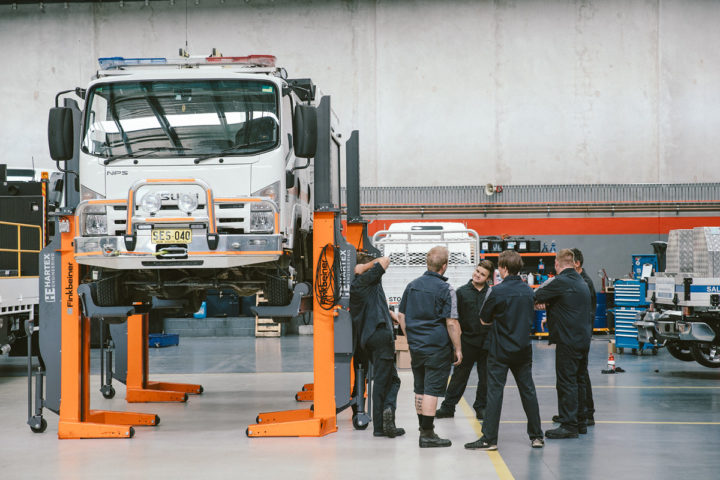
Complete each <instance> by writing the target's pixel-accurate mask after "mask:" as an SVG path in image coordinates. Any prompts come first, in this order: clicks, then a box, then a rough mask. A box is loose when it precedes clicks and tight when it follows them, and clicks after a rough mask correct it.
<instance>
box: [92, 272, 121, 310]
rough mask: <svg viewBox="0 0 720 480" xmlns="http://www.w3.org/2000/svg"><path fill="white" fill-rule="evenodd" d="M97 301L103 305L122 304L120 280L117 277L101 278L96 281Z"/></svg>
mask: <svg viewBox="0 0 720 480" xmlns="http://www.w3.org/2000/svg"><path fill="white" fill-rule="evenodd" d="M95 296H96V297H97V298H95V301H96V302H97V304H98V305H99V306H101V307H111V306H114V305H122V303H120V300H121V298H122V295H121V293H120V282H118V279H117V278H115V277H108V278H101V279H100V280H98V281H97V282H95Z"/></svg>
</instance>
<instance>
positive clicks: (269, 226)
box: [250, 202, 275, 233]
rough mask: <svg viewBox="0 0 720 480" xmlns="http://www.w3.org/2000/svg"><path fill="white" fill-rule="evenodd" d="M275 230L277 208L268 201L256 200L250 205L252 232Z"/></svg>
mask: <svg viewBox="0 0 720 480" xmlns="http://www.w3.org/2000/svg"><path fill="white" fill-rule="evenodd" d="M274 231H275V209H274V208H273V206H272V204H270V203H268V202H256V203H253V204H252V205H251V206H250V232H251V233H272V232H274Z"/></svg>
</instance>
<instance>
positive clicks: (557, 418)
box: [552, 415, 560, 423]
mask: <svg viewBox="0 0 720 480" xmlns="http://www.w3.org/2000/svg"><path fill="white" fill-rule="evenodd" d="M552 421H553V422H555V423H560V415H553V418H552Z"/></svg>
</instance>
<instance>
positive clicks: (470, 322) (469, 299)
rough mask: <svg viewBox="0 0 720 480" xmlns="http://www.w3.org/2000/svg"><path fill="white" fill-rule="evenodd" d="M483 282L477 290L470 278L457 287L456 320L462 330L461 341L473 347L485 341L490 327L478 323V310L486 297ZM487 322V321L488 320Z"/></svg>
mask: <svg viewBox="0 0 720 480" xmlns="http://www.w3.org/2000/svg"><path fill="white" fill-rule="evenodd" d="M489 288H490V287H489V286H488V285H487V283H486V284H485V286H483V288H482V289H480V290H478V289H477V288H475V285H473V282H472V280H470V281H469V282H468V283H466V284H465V285H463V286H462V287H460V288H458V289H457V304H458V320H459V321H460V330H462V341H463V342H467V343H468V344H470V345H473V346H475V347H482V346H483V343H485V338H486V337H487V334H488V332H489V331H490V327H489V326H488V325H482V324H481V323H480V310H481V309H482V306H483V303H484V302H485V299H486V298H488V295H487V293H488V289H489ZM488 323H489V322H488Z"/></svg>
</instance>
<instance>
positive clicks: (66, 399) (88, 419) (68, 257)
mask: <svg viewBox="0 0 720 480" xmlns="http://www.w3.org/2000/svg"><path fill="white" fill-rule="evenodd" d="M75 220H76V217H74V216H67V217H62V218H60V219H59V222H58V225H59V229H60V236H61V248H60V272H61V273H60V278H61V279H62V281H63V284H62V290H61V295H60V306H61V308H60V311H61V316H60V322H61V336H60V398H61V401H60V421H59V423H58V437H59V438H113V437H125V438H130V437H132V436H133V434H134V430H133V428H132V427H131V425H157V424H158V423H159V418H158V417H157V415H155V414H148V413H134V412H113V411H106V410H90V385H89V384H90V319H89V318H87V317H85V316H84V315H83V314H82V309H81V305H80V295H79V293H78V291H77V287H78V283H79V280H80V270H79V267H78V264H77V262H75V252H74V247H73V238H74V236H75V226H76V222H75ZM42 333H43V332H42V330H41V332H40V334H41V335H42Z"/></svg>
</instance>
